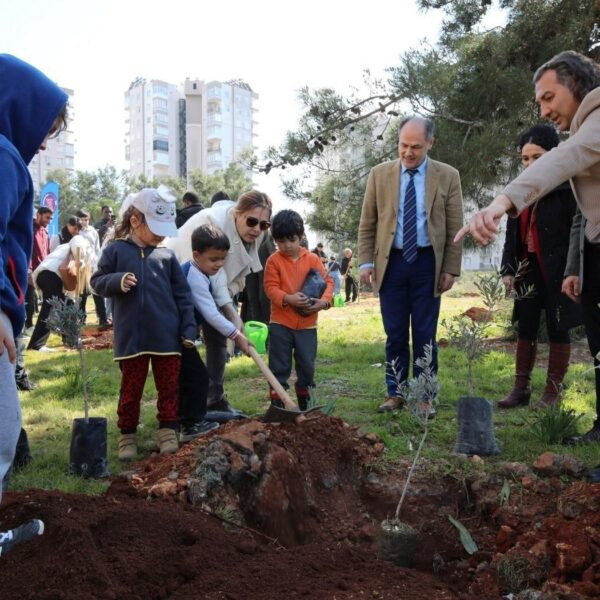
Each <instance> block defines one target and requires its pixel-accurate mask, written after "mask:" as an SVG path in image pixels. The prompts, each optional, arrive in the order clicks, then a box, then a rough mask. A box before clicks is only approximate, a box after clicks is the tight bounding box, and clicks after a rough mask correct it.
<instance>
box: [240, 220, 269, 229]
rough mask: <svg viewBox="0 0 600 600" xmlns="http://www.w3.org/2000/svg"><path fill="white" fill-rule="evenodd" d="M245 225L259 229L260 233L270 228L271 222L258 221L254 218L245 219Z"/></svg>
mask: <svg viewBox="0 0 600 600" xmlns="http://www.w3.org/2000/svg"><path fill="white" fill-rule="evenodd" d="M246 225H247V226H248V227H251V228H252V227H256V226H257V225H258V226H259V227H260V230H261V231H266V230H267V229H269V227H271V221H259V220H258V219H257V218H256V217H246Z"/></svg>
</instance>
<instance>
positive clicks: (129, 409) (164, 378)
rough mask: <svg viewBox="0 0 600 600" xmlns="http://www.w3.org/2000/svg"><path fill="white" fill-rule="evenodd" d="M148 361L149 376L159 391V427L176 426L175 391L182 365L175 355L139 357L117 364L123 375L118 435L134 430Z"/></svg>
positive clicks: (138, 414)
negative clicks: (150, 366)
mask: <svg viewBox="0 0 600 600" xmlns="http://www.w3.org/2000/svg"><path fill="white" fill-rule="evenodd" d="M150 361H152V375H153V376H154V384H155V385H156V391H157V392H158V399H157V401H156V407H157V409H158V415H157V419H158V424H159V427H171V428H173V429H174V428H176V427H177V425H178V423H179V420H178V417H177V388H178V382H179V367H180V364H181V360H180V358H179V356H177V355H176V354H167V355H158V354H140V355H139V356H134V357H133V358H124V359H121V360H120V361H119V367H120V369H121V374H122V376H121V391H120V394H119V407H118V409H117V414H118V415H119V420H118V422H117V426H118V427H119V429H120V430H121V433H134V432H135V431H136V428H137V426H138V423H139V420H140V404H141V402H142V394H143V392H144V385H145V383H146V378H147V377H148V367H149V365H150Z"/></svg>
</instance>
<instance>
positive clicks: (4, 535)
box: [0, 54, 68, 556]
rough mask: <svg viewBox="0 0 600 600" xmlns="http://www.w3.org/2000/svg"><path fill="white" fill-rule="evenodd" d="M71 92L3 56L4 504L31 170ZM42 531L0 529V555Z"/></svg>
mask: <svg viewBox="0 0 600 600" xmlns="http://www.w3.org/2000/svg"><path fill="white" fill-rule="evenodd" d="M67 100H68V97H67V95H66V94H65V93H64V92H63V91H62V90H61V89H60V88H59V87H58V86H57V85H55V84H54V83H53V82H52V81H51V80H50V79H48V78H47V77H46V76H45V75H44V74H42V73H41V72H40V71H38V70H37V69H35V68H34V67H32V66H31V65H28V64H27V63H25V62H23V61H21V60H19V59H18V58H15V57H14V56H10V55H8V54H0V198H1V199H2V201H1V202H0V205H1V208H0V390H1V391H0V502H1V501H2V492H3V490H4V488H5V486H6V484H7V482H8V476H7V475H8V472H9V470H10V467H11V464H12V462H13V459H14V456H15V451H16V447H17V440H18V439H19V434H20V432H21V405H20V404H19V396H18V393H17V384H16V382H15V361H16V348H15V338H16V337H17V336H18V335H19V334H20V333H21V330H22V329H23V325H24V324H25V304H24V302H23V292H24V290H25V289H26V287H27V275H28V271H29V261H30V260H31V248H32V245H33V226H32V221H31V217H32V215H33V182H32V180H31V175H30V174H29V171H28V170H27V165H28V164H29V163H30V162H31V160H32V159H33V157H34V156H35V155H36V154H37V152H38V151H40V150H45V149H46V144H47V142H48V139H49V138H50V137H53V136H56V135H58V134H59V133H60V132H61V131H64V130H65V129H66V128H67ZM43 533H44V523H43V522H42V521H41V520H39V519H33V520H32V521H29V522H28V523H25V524H23V525H20V526H19V527H15V528H14V529H9V530H8V531H0V556H3V555H4V554H6V553H7V552H10V551H11V550H12V549H13V547H14V546H15V544H18V543H20V542H25V541H28V540H31V539H33V538H35V537H37V536H39V535H42V534H43Z"/></svg>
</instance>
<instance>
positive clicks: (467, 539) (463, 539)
mask: <svg viewBox="0 0 600 600" xmlns="http://www.w3.org/2000/svg"><path fill="white" fill-rule="evenodd" d="M448 519H449V521H450V523H452V525H454V527H456V529H458V533H459V535H460V543H461V544H462V545H463V548H464V549H465V550H466V551H467V553H469V554H475V552H477V550H479V548H478V547H477V544H476V543H475V540H474V539H473V537H472V536H471V534H470V533H469V530H468V529H467V528H466V527H465V526H464V525H463V524H462V523H461V522H460V521H457V520H456V519H454V518H452V517H451V516H450V515H448Z"/></svg>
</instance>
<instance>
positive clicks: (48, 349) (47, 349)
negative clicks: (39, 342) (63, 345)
mask: <svg viewBox="0 0 600 600" xmlns="http://www.w3.org/2000/svg"><path fill="white" fill-rule="evenodd" d="M38 352H56V348H49V347H48V346H42V347H41V348H40V349H39V350H38Z"/></svg>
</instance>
